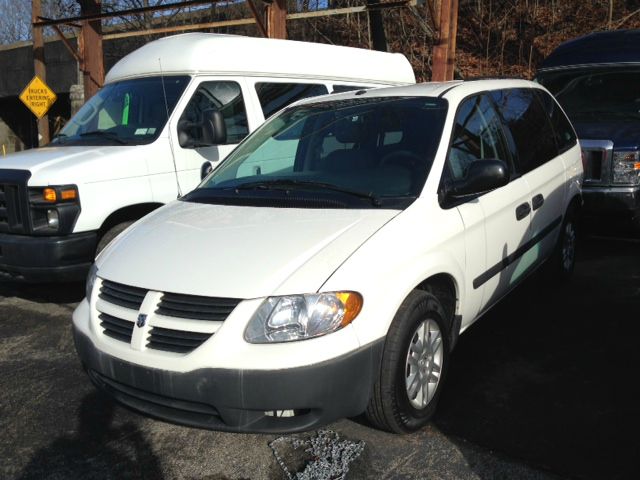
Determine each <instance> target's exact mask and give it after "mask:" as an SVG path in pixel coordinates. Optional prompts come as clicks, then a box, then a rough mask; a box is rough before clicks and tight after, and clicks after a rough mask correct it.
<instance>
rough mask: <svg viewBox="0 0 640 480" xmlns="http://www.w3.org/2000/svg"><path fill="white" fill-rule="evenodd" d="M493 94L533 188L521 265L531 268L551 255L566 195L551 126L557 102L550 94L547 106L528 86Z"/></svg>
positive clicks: (519, 168) (521, 168)
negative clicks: (529, 224) (526, 244)
mask: <svg viewBox="0 0 640 480" xmlns="http://www.w3.org/2000/svg"><path fill="white" fill-rule="evenodd" d="M540 93H544V92H543V91H541V90H540ZM492 96H493V98H494V100H495V101H496V103H497V104H498V105H500V107H501V108H500V111H501V112H502V115H503V118H504V122H505V124H506V126H507V128H506V131H507V134H509V135H511V136H512V139H513V144H514V146H515V160H516V162H515V164H516V170H517V172H518V174H519V175H522V178H524V179H525V180H526V181H527V183H528V185H529V188H530V190H531V196H530V198H529V204H530V205H531V240H530V242H529V248H528V250H527V252H526V256H525V258H524V259H525V260H526V262H523V264H522V268H523V269H528V268H530V267H531V266H533V265H535V264H538V263H540V262H541V261H542V260H543V259H545V258H547V256H548V255H550V254H551V252H552V250H553V247H554V245H555V240H556V238H557V235H555V234H556V233H557V232H558V227H559V226H560V224H561V222H562V214H561V213H560V212H562V211H563V209H564V208H563V206H564V204H565V197H566V195H567V192H566V191H565V186H566V184H567V181H566V178H565V177H566V175H565V166H564V163H563V159H562V155H559V151H558V147H557V144H556V143H557V142H556V138H555V133H554V129H553V128H552V125H551V115H552V114H553V112H552V106H554V105H555V107H556V108H557V105H556V104H555V101H554V100H553V99H552V98H550V97H549V98H548V101H550V102H551V103H552V105H549V106H548V109H546V108H544V106H543V103H542V102H541V100H540V98H539V96H538V91H537V90H535V89H529V88H513V89H505V90H501V91H497V92H492ZM547 110H549V112H548V113H547ZM560 113H562V112H560ZM554 118H555V117H554ZM569 128H570V127H569ZM570 130H571V133H572V129H571V128H570ZM532 132H535V134H532ZM574 144H575V143H574Z"/></svg>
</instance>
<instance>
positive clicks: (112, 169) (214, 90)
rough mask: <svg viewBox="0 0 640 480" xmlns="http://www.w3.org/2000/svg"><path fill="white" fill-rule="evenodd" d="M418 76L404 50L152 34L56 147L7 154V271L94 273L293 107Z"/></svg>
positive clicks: (3, 187) (3, 217) (2, 268)
mask: <svg viewBox="0 0 640 480" xmlns="http://www.w3.org/2000/svg"><path fill="white" fill-rule="evenodd" d="M411 83H415V77H414V74H413V70H412V68H411V65H410V64H409V61H408V60H407V59H406V57H404V56H403V55H401V54H392V53H383V52H376V51H370V50H364V49H357V48H349V47H340V46H334V45H323V44H314V43H306V42H295V41H287V40H274V39H262V38H250V37H242V36H235V35H216V34H207V33H189V34H183V35H176V36H172V37H167V38H163V39H161V40H156V41H154V42H151V43H148V44H147V45H145V46H143V47H141V48H139V49H138V50H136V51H134V52H132V53H130V54H129V55H127V56H125V57H124V58H122V59H121V60H120V61H119V62H118V63H116V64H115V65H114V66H113V68H111V70H110V71H109V72H108V74H107V77H106V81H105V85H104V87H103V88H102V89H101V90H100V91H99V92H98V93H97V94H96V95H95V96H94V97H92V98H91V99H90V100H89V101H88V102H87V103H86V104H85V105H84V106H83V107H82V109H81V110H80V111H79V112H78V113H77V114H76V115H75V116H74V117H73V118H72V119H71V120H70V121H69V122H68V124H67V125H66V126H65V127H64V128H63V129H62V131H61V132H60V133H59V134H58V135H57V136H56V137H55V138H54V139H53V141H52V142H51V143H50V144H49V145H47V146H46V147H44V148H38V149H34V150H29V151H25V152H21V153H17V154H14V155H10V156H8V157H6V158H2V161H1V162H0V279H2V278H8V279H14V280H26V281H45V280H77V279H83V278H85V277H86V273H87V271H88V269H89V266H90V265H91V263H92V262H93V260H94V258H95V255H96V253H97V252H99V251H100V250H101V249H102V248H103V247H104V246H105V245H106V244H107V243H109V241H111V240H112V239H113V238H114V237H115V236H116V235H117V234H118V233H119V232H121V231H122V230H124V228H126V226H128V225H130V224H131V223H133V221H135V220H137V219H139V218H141V217H142V216H144V215H146V214H147V213H149V212H151V211H152V210H154V209H155V208H157V207H159V206H160V205H163V204H165V203H167V202H170V201H172V200H175V199H176V197H179V196H181V195H183V194H186V193H188V192H189V191H190V190H192V189H193V188H194V187H195V186H196V185H197V184H198V183H199V182H200V180H201V178H202V176H204V174H206V173H208V172H209V171H210V170H211V169H212V167H215V166H216V165H217V164H218V163H219V162H220V161H221V160H222V159H223V158H224V157H225V156H226V155H228V154H229V152H231V150H233V148H234V147H235V146H236V145H237V144H238V143H239V142H240V141H241V140H242V139H243V138H244V137H245V136H247V135H248V134H249V133H250V132H252V131H253V130H255V129H256V128H257V127H258V126H259V125H260V124H261V123H263V122H264V120H265V118H267V117H269V116H271V115H272V114H274V113H275V112H277V111H278V110H280V109H281V108H283V107H284V106H286V105H288V104H290V103H292V102H294V101H296V100H299V99H302V98H307V97H312V96H316V95H323V94H327V93H332V92H341V91H346V90H353V89H358V90H359V89H366V88H372V87H380V86H389V85H404V84H411ZM214 127H215V128H214ZM214 132H215V135H214Z"/></svg>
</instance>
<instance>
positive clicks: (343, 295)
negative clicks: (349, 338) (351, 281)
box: [336, 292, 363, 327]
mask: <svg viewBox="0 0 640 480" xmlns="http://www.w3.org/2000/svg"><path fill="white" fill-rule="evenodd" d="M336 297H338V299H339V300H340V301H341V302H342V304H343V305H344V317H342V321H341V322H340V323H341V325H342V326H343V327H345V326H347V325H349V324H350V323H351V322H352V321H353V319H354V318H356V317H357V316H358V314H359V313H360V310H362V304H363V301H362V295H360V294H359V293H356V292H337V293H336Z"/></svg>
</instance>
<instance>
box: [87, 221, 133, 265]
mask: <svg viewBox="0 0 640 480" xmlns="http://www.w3.org/2000/svg"><path fill="white" fill-rule="evenodd" d="M132 224H133V220H131V221H129V222H122V223H118V224H117V225H114V226H113V227H111V228H110V229H109V230H107V231H106V232H104V234H103V235H102V237H100V240H99V241H98V246H97V247H96V255H95V256H96V257H97V256H98V254H99V253H100V252H102V250H104V248H105V247H106V246H107V245H109V243H111V241H112V240H113V239H114V238H116V237H117V236H118V235H120V234H121V233H122V232H124V231H125V230H126V229H127V227H129V226H130V225H132Z"/></svg>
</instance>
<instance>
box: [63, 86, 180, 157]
mask: <svg viewBox="0 0 640 480" xmlns="http://www.w3.org/2000/svg"><path fill="white" fill-rule="evenodd" d="M189 80H190V77H188V76H164V77H146V78H138V79H134V80H123V81H120V82H114V83H109V84H107V85H105V86H104V87H103V88H102V89H100V90H99V91H98V93H96V94H95V95H94V96H93V97H91V98H90V99H89V101H88V102H87V103H85V104H84V105H83V106H82V108H81V109H80V110H79V111H78V113H76V114H75V115H74V116H73V118H71V120H69V122H68V123H67V124H66V125H65V127H64V128H63V129H62V130H61V131H60V133H58V134H57V135H56V136H54V139H53V141H52V142H51V143H52V144H54V145H73V146H77V145H141V144H146V143H151V142H153V141H154V140H155V139H156V138H157V137H158V135H159V134H160V132H161V131H162V129H163V128H164V125H165V123H166V122H167V118H168V116H169V115H171V111H172V110H173V108H174V107H175V105H176V103H177V102H178V99H179V98H180V96H181V95H182V92H184V89H185V87H186V86H187V84H188V83H189ZM165 100H166V102H165Z"/></svg>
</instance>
